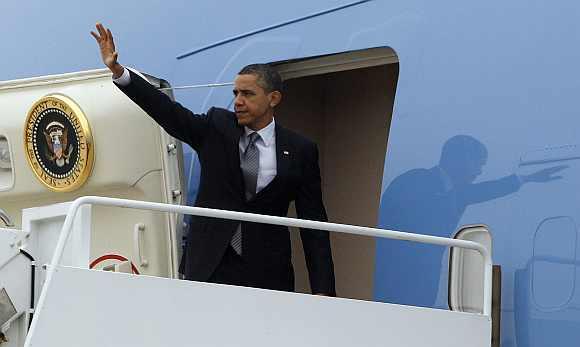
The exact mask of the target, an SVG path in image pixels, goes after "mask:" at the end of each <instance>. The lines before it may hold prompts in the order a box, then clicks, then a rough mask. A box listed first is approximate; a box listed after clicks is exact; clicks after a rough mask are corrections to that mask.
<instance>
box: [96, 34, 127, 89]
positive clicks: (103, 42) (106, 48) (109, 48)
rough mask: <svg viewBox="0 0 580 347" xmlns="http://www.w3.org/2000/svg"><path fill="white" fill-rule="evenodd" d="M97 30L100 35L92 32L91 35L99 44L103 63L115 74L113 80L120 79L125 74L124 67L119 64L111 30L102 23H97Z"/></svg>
mask: <svg viewBox="0 0 580 347" xmlns="http://www.w3.org/2000/svg"><path fill="white" fill-rule="evenodd" d="M96 28H97V31H98V34H97V33H95V32H94V31H91V35H93V37H94V38H95V40H97V43H98V44H99V49H100V51H101V58H102V59H103V63H105V65H106V66H107V67H108V68H109V70H111V72H113V78H119V77H121V75H122V74H123V67H122V66H121V65H120V64H119V63H118V62H117V59H118V57H119V53H118V52H117V51H116V49H115V41H114V40H113V34H112V33H111V30H109V29H107V28H105V27H104V26H103V25H102V24H101V23H97V25H96Z"/></svg>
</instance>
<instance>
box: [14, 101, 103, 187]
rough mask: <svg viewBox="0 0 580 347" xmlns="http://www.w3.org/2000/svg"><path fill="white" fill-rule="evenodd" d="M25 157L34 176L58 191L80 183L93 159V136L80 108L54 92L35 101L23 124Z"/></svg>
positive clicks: (87, 173) (88, 174) (87, 176)
mask: <svg viewBox="0 0 580 347" xmlns="http://www.w3.org/2000/svg"><path fill="white" fill-rule="evenodd" d="M24 147H25V151H26V158H27V159H28V163H29V164H30V167H31V168H32V170H33V171H34V173H35V174H36V177H37V178H38V179H39V180H40V182H42V183H43V184H44V185H45V186H47V187H48V188H50V189H51V190H53V191H57V192H70V191H73V190H75V189H78V188H79V187H80V186H82V185H83V184H84V183H85V181H86V180H87V178H89V176H90V174H91V170H92V168H93V161H94V149H93V138H92V135H91V129H90V127H89V123H88V122H87V119H86V117H85V115H84V114H83V112H82V111H81V109H80V107H79V106H78V105H77V104H76V103H75V102H74V101H72V100H71V99H70V98H68V97H66V96H64V95H59V94H53V95H48V96H45V97H43V98H42V99H40V100H38V101H37V102H35V103H34V105H33V106H32V108H31V109H30V111H29V112H28V116H27V117H26V123H25V125H24Z"/></svg>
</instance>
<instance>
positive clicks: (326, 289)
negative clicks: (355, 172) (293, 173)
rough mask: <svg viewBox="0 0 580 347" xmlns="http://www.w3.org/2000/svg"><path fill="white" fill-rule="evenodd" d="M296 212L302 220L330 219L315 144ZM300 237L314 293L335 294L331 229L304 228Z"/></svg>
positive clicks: (307, 156) (306, 164) (305, 162)
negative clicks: (329, 233) (323, 199)
mask: <svg viewBox="0 0 580 347" xmlns="http://www.w3.org/2000/svg"><path fill="white" fill-rule="evenodd" d="M296 214H297V215H298V218H301V219H308V220H316V221H327V220H328V218H327V216H326V209H325V208H324V204H323V202H322V188H321V179H320V168H319V166H318V149H317V148H316V145H314V144H312V145H311V146H309V147H308V148H306V149H305V153H304V159H303V172H302V183H301V185H300V188H299V189H298V192H297V195H296ZM300 237H301V238H302V245H303V247H304V255H305V257H306V265H307V267H308V274H309V278H310V287H311V288H312V293H313V294H322V295H331V296H335V295H336V289H335V283H334V264H333V261H332V252H331V249H330V239H329V235H328V231H320V230H310V229H302V230H300Z"/></svg>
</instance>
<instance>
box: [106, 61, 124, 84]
mask: <svg viewBox="0 0 580 347" xmlns="http://www.w3.org/2000/svg"><path fill="white" fill-rule="evenodd" d="M109 70H111V72H112V73H113V79H115V80H116V79H119V78H120V77H121V76H122V75H123V72H124V71H125V68H124V67H123V65H121V64H119V63H115V65H113V66H111V67H109Z"/></svg>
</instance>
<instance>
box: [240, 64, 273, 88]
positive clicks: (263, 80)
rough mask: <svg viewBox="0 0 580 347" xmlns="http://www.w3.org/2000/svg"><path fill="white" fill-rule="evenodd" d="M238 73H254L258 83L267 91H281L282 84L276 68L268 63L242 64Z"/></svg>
mask: <svg viewBox="0 0 580 347" xmlns="http://www.w3.org/2000/svg"><path fill="white" fill-rule="evenodd" d="M238 75H254V76H257V77H258V84H259V85H260V87H262V88H264V90H265V91H266V92H268V93H271V92H273V91H279V92H280V93H282V89H283V88H284V84H283V82H282V77H280V74H279V73H278V71H276V69H274V68H273V67H272V66H270V65H268V64H250V65H246V66H244V67H243V68H242V69H241V70H240V72H238Z"/></svg>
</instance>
